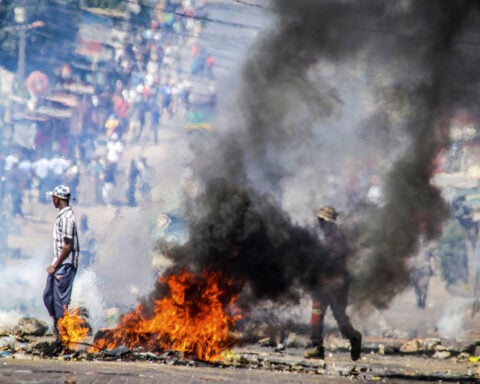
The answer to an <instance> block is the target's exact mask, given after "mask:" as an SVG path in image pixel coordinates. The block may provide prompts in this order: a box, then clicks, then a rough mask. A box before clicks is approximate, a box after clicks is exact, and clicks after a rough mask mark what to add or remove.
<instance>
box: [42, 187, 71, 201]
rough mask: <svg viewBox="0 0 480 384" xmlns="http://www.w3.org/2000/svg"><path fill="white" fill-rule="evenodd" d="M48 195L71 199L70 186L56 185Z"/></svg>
mask: <svg viewBox="0 0 480 384" xmlns="http://www.w3.org/2000/svg"><path fill="white" fill-rule="evenodd" d="M47 196H55V197H58V198H59V199H63V200H69V199H70V188H68V187H67V186H66V185H59V186H58V187H55V189H54V190H53V191H50V192H47Z"/></svg>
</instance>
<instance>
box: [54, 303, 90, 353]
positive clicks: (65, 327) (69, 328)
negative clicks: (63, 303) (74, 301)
mask: <svg viewBox="0 0 480 384" xmlns="http://www.w3.org/2000/svg"><path fill="white" fill-rule="evenodd" d="M79 312H80V308H75V309H74V310H73V311H72V312H70V311H69V310H68V309H66V310H65V313H64V315H63V317H62V318H61V319H59V320H58V323H57V325H58V333H59V336H60V341H61V343H62V345H64V346H65V347H67V348H69V349H76V348H77V347H78V343H81V342H82V341H83V340H85V339H86V337H87V336H88V333H89V332H90V327H89V325H88V324H87V322H86V321H85V319H83V318H82V317H80V316H79Z"/></svg>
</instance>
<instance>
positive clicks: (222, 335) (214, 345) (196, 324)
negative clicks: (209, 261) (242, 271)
mask: <svg viewBox="0 0 480 384" xmlns="http://www.w3.org/2000/svg"><path fill="white" fill-rule="evenodd" d="M158 282H159V283H160V284H163V285H166V286H167V287H168V289H169V293H170V295H169V296H168V297H164V298H161V299H158V300H155V302H154V304H155V305H154V308H153V314H147V313H146V311H145V308H144V307H143V306H142V305H138V306H137V308H136V310H135V311H134V312H130V313H127V314H125V315H124V316H123V318H122V320H121V322H120V323H119V324H118V325H117V326H116V327H115V328H113V329H107V330H103V331H102V332H99V334H97V337H96V340H95V341H94V351H97V352H98V351H100V350H102V349H106V348H108V349H112V348H117V347H119V346H122V345H123V346H126V347H128V348H133V347H143V348H145V349H147V350H150V351H158V350H162V351H165V350H175V351H178V352H183V353H185V354H188V355H193V356H196V357H197V358H198V359H200V360H203V361H210V362H213V361H216V360H219V359H220V354H221V352H222V351H223V350H225V349H227V348H228V347H230V346H232V345H233V344H234V342H235V341H234V340H233V339H232V338H231V337H230V333H229V330H230V327H231V325H233V324H234V323H235V322H236V321H237V320H238V319H239V318H240V316H239V315H237V316H229V315H228V314H227V313H226V311H225V308H226V307H227V306H228V305H229V304H232V303H233V302H234V301H235V300H236V299H237V298H238V296H237V295H235V294H233V293H232V292H233V291H236V290H235V289H234V288H233V284H232V282H230V281H226V279H224V278H222V275H221V273H211V272H203V273H200V274H192V273H189V272H187V271H186V270H182V271H181V272H180V273H178V274H172V275H170V276H168V277H166V278H164V277H159V278H158ZM221 287H223V289H222V288H221ZM99 335H100V336H99Z"/></svg>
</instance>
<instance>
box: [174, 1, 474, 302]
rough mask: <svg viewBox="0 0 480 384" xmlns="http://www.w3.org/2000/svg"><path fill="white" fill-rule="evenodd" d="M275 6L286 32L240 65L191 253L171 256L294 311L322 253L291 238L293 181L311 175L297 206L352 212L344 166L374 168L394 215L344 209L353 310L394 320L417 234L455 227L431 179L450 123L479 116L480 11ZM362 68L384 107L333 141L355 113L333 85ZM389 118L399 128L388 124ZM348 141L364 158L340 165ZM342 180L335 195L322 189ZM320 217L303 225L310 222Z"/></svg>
mask: <svg viewBox="0 0 480 384" xmlns="http://www.w3.org/2000/svg"><path fill="white" fill-rule="evenodd" d="M271 5H272V7H273V10H274V12H275V16H276V18H277V22H276V23H275V25H274V26H273V27H272V28H271V30H270V31H268V32H267V33H264V34H261V35H260V37H259V39H258V41H257V42H256V46H255V49H254V51H253V54H252V55H251V56H250V57H249V59H248V60H247V61H246V63H245V65H244V72H243V80H244V82H243V87H242V89H241V92H240V95H239V99H238V103H237V104H236V107H237V108H238V116H239V118H238V119H236V123H235V124H233V123H231V124H230V125H231V126H229V127H228V129H227V127H221V128H219V132H218V133H217V134H216V136H215V135H213V136H212V137H211V141H210V142H209V143H208V144H205V143H202V144H203V146H202V148H201V149H197V151H198V152H197V157H196V162H195V164H194V165H193V169H195V171H196V174H197V175H198V176H199V178H200V179H201V180H202V182H203V185H204V189H203V194H202V195H201V197H200V198H199V199H198V200H196V201H192V202H190V204H191V205H190V208H191V210H190V212H191V213H192V220H191V228H190V236H191V238H190V241H189V242H188V243H187V244H186V245H184V246H175V247H173V248H170V249H169V251H168V255H169V257H170V258H171V259H172V260H173V261H174V262H175V264H176V265H189V266H190V267H191V268H193V269H202V268H205V267H206V268H219V269H221V270H223V271H225V272H226V275H227V276H228V277H232V278H234V279H237V280H238V281H241V282H243V283H245V286H248V287H249V288H250V289H251V293H252V295H253V297H255V298H259V299H265V298H271V299H278V298H280V297H289V296H290V297H297V295H296V294H295V293H296V292H298V291H296V290H295V288H298V287H301V288H311V287H312V286H313V285H315V284H317V283H320V284H321V282H318V281H315V278H314V277H312V276H314V275H315V273H314V271H315V270H316V269H317V268H321V253H322V251H321V247H320V245H319V244H318V240H317V238H316V235H315V233H314V231H313V230H312V229H309V228H308V225H298V224H294V223H293V221H292V220H291V219H290V217H289V214H290V213H291V212H287V211H286V210H285V209H284V208H283V207H282V203H283V202H284V200H282V199H283V197H284V196H285V194H286V193H287V192H288V191H289V189H290V188H293V187H294V185H289V182H290V180H293V179H294V177H295V176H296V174H297V173H300V172H305V170H308V173H307V174H308V175H310V176H312V178H313V179H312V181H311V184H307V183H305V184H304V188H303V191H302V190H300V192H301V193H302V192H303V193H302V194H301V195H300V196H299V198H298V199H297V201H296V204H297V206H299V205H302V204H303V205H309V204H312V203H313V202H319V203H323V204H325V203H331V201H319V199H316V198H315V194H316V193H318V194H319V195H325V194H327V192H328V193H329V194H330V195H333V196H334V197H336V198H338V200H339V201H343V200H341V198H340V197H341V196H345V195H346V194H347V192H346V190H347V178H346V176H345V175H344V174H342V172H343V171H344V169H345V168H346V166H347V165H348V164H351V163H355V162H356V161H360V160H362V158H370V159H372V158H373V161H374V162H375V163H377V168H378V169H379V170H380V171H381V172H383V174H384V175H385V187H384V190H385V191H384V192H385V197H386V202H385V204H384V205H383V206H382V207H381V208H378V207H365V206H363V205H362V206H356V205H353V206H351V205H347V204H345V205H344V207H342V208H344V211H345V212H344V215H343V216H344V217H345V218H346V220H347V221H348V223H347V224H350V225H349V230H350V233H349V235H350V241H351V248H352V257H353V258H354V260H355V263H353V265H355V269H354V270H353V271H352V273H353V277H354V284H353V291H354V298H355V300H356V302H357V303H358V304H369V305H373V306H375V307H377V308H385V307H387V306H388V305H389V303H390V302H391V300H392V299H393V298H394V297H395V295H396V294H398V293H399V292H401V291H402V290H403V289H405V287H406V286H407V285H408V280H409V279H408V277H409V272H408V268H407V261H408V259H409V258H410V257H411V256H412V254H413V253H414V252H415V247H416V243H417V239H418V230H419V222H422V223H423V225H424V227H425V231H426V234H427V235H428V236H429V237H430V238H436V237H438V236H439V234H440V233H441V224H442V222H443V221H444V220H445V219H446V218H447V217H448V215H449V209H448V205H447V203H446V202H445V201H444V200H443V199H442V196H441V193H440V190H439V189H438V188H437V187H435V186H434V185H433V184H432V182H431V179H432V175H433V173H434V170H435V166H434V160H435V158H436V157H437V156H438V154H439V153H440V151H442V150H444V149H447V148H448V146H449V134H448V128H449V122H450V119H451V118H452V116H453V114H454V113H455V112H456V111H457V110H458V109H459V108H470V109H471V108H476V105H475V103H476V101H477V100H478V96H479V95H478V89H479V88H478V85H479V84H478V80H479V69H478V68H480V67H479V66H478V62H479V61H478V58H479V54H478V46H477V45H476V44H478V43H480V41H477V42H476V44H475V39H478V38H477V36H480V35H479V34H478V32H479V31H478V29H479V28H480V27H479V26H480V23H478V21H479V12H478V11H479V8H480V6H479V5H478V2H476V1H467V0H453V1H451V0H448V1H447V0H444V1H437V0H425V1H409V0H403V1H400V0H399V1H384V0H362V1H353V0H352V1H348V0H335V1H333V0H321V1H320V0H302V1H295V2H294V1H291V0H276V1H272V2H271ZM323 66H327V67H329V68H330V72H328V73H327V74H326V73H325V72H324V71H322V68H323ZM358 66H360V68H361V70H362V71H363V72H362V76H363V80H364V84H365V87H366V88H368V89H369V92H370V93H369V94H371V95H374V96H373V100H372V102H371V103H370V104H371V107H372V110H371V111H370V112H369V115H368V118H365V119H364V120H363V121H357V122H353V123H352V122H351V123H350V124H351V127H349V129H346V128H344V127H340V128H332V127H331V126H329V124H330V123H331V122H332V116H335V115H336V114H341V113H342V112H344V113H347V112H346V111H343V108H344V106H345V105H346V100H347V99H348V98H351V97H352V96H350V93H351V92H353V90H352V88H351V87H350V86H349V84H345V83H344V82H341V81H340V82H339V81H336V80H335V79H333V80H332V78H331V77H330V75H329V73H330V74H331V73H332V71H333V72H334V73H335V70H338V71H341V70H342V68H343V70H345V67H346V68H347V70H346V72H348V71H349V68H351V69H352V70H353V69H355V68H357V67H358ZM331 68H333V70H332V69H331ZM361 101H363V100H361V99H358V102H359V103H360V102H361ZM387 104H388V105H393V111H389V110H388V109H387V108H385V106H386V105H387ZM393 112H398V115H399V116H400V122H397V123H395V124H394V123H392V118H391V115H392V113H393ZM335 129H337V130H336V131H335ZM349 135H350V136H349ZM349 141H360V142H361V146H362V147H363V148H366V149H365V150H364V152H363V153H362V152H356V153H348V152H347V151H344V152H342V151H341V148H342V145H343V144H345V143H347V142H349ZM397 142H401V143H402V148H401V149H399V150H397V148H395V147H394V144H395V143H397ZM332 143H336V144H337V145H336V146H333V147H334V149H333V150H332V145H331V144H332ZM327 144H328V145H327ZM200 159H207V161H202V160H200ZM360 164H362V163H360ZM332 173H333V176H334V177H336V182H335V184H334V187H333V186H332V184H331V183H330V184H329V183H327V182H326V180H327V176H331V174H332ZM329 188H335V189H334V190H333V191H326V189H329ZM312 196H313V197H312ZM318 205H320V204H317V206H310V207H309V208H308V209H306V211H310V213H311V214H312V216H313V213H314V212H315V210H316V209H318V208H319V206H318ZM360 213H361V214H360ZM304 221H307V220H304ZM319 260H320V261H319Z"/></svg>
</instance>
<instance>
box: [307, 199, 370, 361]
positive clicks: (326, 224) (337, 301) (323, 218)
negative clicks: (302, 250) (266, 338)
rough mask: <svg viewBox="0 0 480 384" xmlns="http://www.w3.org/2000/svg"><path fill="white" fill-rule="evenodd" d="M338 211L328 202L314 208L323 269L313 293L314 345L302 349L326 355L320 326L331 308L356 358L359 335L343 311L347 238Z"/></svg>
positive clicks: (319, 356) (310, 354) (315, 355)
mask: <svg viewBox="0 0 480 384" xmlns="http://www.w3.org/2000/svg"><path fill="white" fill-rule="evenodd" d="M337 216H338V213H337V211H336V210H335V209H334V208H333V207H330V206H325V207H322V208H320V210H319V211H318V212H317V218H318V223H319V226H320V230H321V232H322V237H323V245H324V246H325V251H326V255H325V260H324V271H323V272H322V276H321V279H320V281H321V284H320V286H319V287H318V288H317V289H315V290H314V291H313V293H312V317H311V327H312V328H311V332H312V333H311V340H312V345H313V348H312V349H310V350H308V351H306V352H305V357H306V358H317V359H324V358H325V350H324V347H323V328H324V319H325V312H326V310H327V308H328V307H330V309H331V310H332V313H333V316H334V318H335V320H336V321H337V324H338V327H339V328H340V332H341V333H342V336H343V337H344V338H346V339H349V341H350V345H351V349H350V355H351V358H352V360H354V361H355V360H358V358H359V357H360V354H361V348H362V335H361V333H360V332H358V331H357V330H355V329H354V328H353V326H352V324H351V322H350V319H349V317H348V315H347V314H346V308H347V298H348V286H349V280H350V278H349V274H348V271H347V242H346V239H345V236H344V234H343V233H342V231H341V230H340V228H339V227H338V226H337V223H336V220H337Z"/></svg>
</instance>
